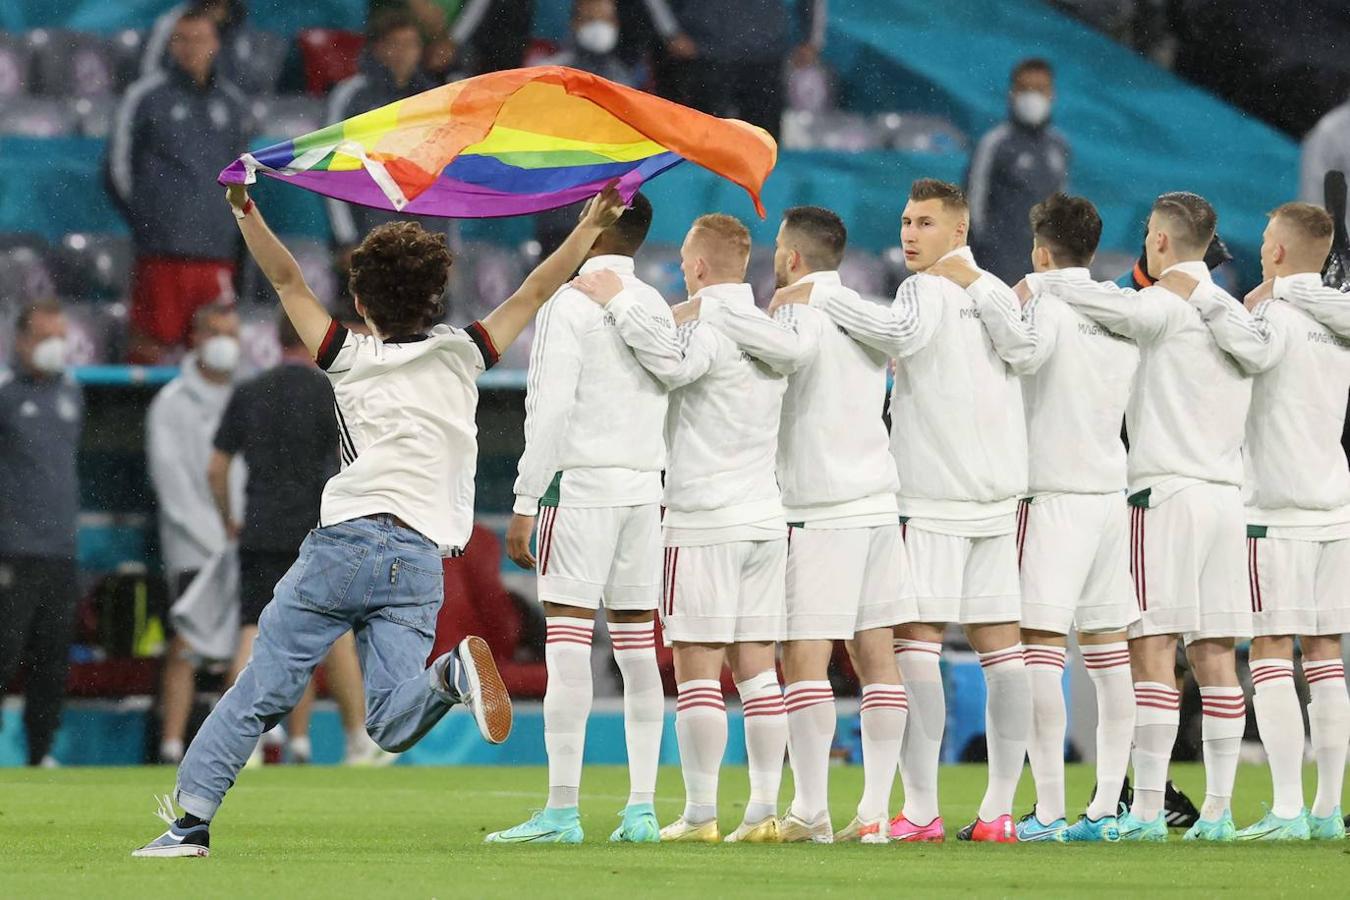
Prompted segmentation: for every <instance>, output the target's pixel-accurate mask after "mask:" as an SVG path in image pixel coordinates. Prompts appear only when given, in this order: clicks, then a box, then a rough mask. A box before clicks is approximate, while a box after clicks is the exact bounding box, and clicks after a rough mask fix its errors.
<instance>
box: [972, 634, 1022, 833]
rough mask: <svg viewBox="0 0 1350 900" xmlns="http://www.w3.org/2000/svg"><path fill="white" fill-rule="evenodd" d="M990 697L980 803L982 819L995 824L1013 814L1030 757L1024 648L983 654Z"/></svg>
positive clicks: (981, 655)
mask: <svg viewBox="0 0 1350 900" xmlns="http://www.w3.org/2000/svg"><path fill="white" fill-rule="evenodd" d="M980 667H981V668H982V669H984V685H985V690H986V691H987V693H988V698H987V699H986V700H985V705H984V736H985V743H986V744H987V746H988V747H989V784H988V786H987V787H986V788H985V791H984V799H983V800H982V801H981V802H980V813H979V815H980V818H981V819H982V820H984V821H985V822H992V821H994V820H995V819H997V818H998V817H999V816H1006V815H1010V814H1011V813H1012V804H1013V795H1014V794H1016V793H1017V782H1018V779H1020V778H1021V777H1022V764H1023V763H1025V762H1026V758H1027V734H1028V733H1029V732H1030V731H1031V690H1030V686H1029V685H1028V683H1027V668H1026V664H1025V663H1024V662H1023V661H1022V645H1021V644H1013V645H1012V646H1011V647H1004V648H1003V649H1002V650H994V651H991V652H989V653H981V654H980Z"/></svg>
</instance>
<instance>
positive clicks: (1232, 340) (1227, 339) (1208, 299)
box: [1189, 282, 1285, 375]
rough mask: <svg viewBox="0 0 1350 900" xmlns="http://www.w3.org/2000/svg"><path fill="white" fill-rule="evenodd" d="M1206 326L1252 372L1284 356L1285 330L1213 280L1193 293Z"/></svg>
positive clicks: (1239, 363) (1194, 301)
mask: <svg viewBox="0 0 1350 900" xmlns="http://www.w3.org/2000/svg"><path fill="white" fill-rule="evenodd" d="M1189 301H1190V304H1191V305H1192V306H1194V307H1195V308H1196V309H1197V310H1198V311H1199V312H1200V318H1201V319H1202V320H1204V323H1205V327H1206V328H1208V329H1209V333H1210V334H1211V335H1213V337H1214V343H1216V344H1218V345H1219V347H1220V348H1222V349H1223V351H1224V352H1225V353H1227V354H1228V355H1229V356H1231V357H1233V359H1234V360H1235V361H1236V362H1237V364H1238V365H1239V366H1241V368H1242V370H1243V371H1244V372H1246V373H1247V374H1248V375H1256V374H1257V373H1259V372H1264V371H1266V370H1267V369H1269V368H1271V367H1272V366H1274V365H1275V364H1276V363H1278V362H1279V361H1280V359H1281V358H1282V357H1283V356H1284V348H1285V342H1284V332H1283V331H1281V330H1279V329H1275V328H1271V326H1270V323H1269V322H1268V321H1267V320H1266V318H1265V316H1263V315H1261V311H1262V310H1263V309H1264V308H1265V304H1261V305H1259V306H1257V307H1256V309H1255V310H1253V311H1252V312H1248V311H1247V308H1246V307H1245V306H1243V305H1242V304H1241V303H1239V302H1238V301H1237V300H1236V299H1235V298H1234V297H1232V296H1230V295H1229V294H1228V292H1227V291H1225V290H1224V289H1223V288H1221V287H1219V286H1218V285H1216V284H1214V283H1213V282H1207V283H1204V284H1200V285H1198V286H1197V287H1196V288H1195V290H1194V291H1192V292H1191V295H1190V297H1189Z"/></svg>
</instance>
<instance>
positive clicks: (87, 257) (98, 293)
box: [50, 232, 131, 300]
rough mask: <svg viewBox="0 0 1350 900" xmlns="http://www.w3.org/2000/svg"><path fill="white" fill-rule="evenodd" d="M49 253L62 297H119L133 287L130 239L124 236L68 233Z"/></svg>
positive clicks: (84, 298)
mask: <svg viewBox="0 0 1350 900" xmlns="http://www.w3.org/2000/svg"><path fill="white" fill-rule="evenodd" d="M50 255H51V258H52V268H53V274H54V275H55V278H56V288H57V291H58V292H59V293H60V294H61V296H63V297H71V298H78V299H83V300H120V299H122V298H124V297H126V296H127V294H128V292H129V290H130V286H131V241H130V239H129V238H127V237H125V236H123V235H115V234H86V233H83V232H76V233H73V234H67V235H66V236H65V237H63V238H62V239H61V243H60V244H59V245H58V246H57V247H56V248H55V249H54V250H53V251H52V252H51V254H50Z"/></svg>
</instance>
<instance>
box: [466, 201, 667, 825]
mask: <svg viewBox="0 0 1350 900" xmlns="http://www.w3.org/2000/svg"><path fill="white" fill-rule="evenodd" d="M651 222H652V207H651V204H650V203H649V202H648V201H647V198H646V197H644V196H642V195H641V194H636V195H634V197H633V200H632V205H631V207H630V208H629V209H627V210H625V211H624V214H623V215H622V216H621V217H620V218H619V221H617V222H615V223H614V224H613V225H611V226H610V227H609V228H608V229H607V230H606V231H605V232H604V233H602V234H601V235H600V237H599V238H598V239H597V240H596V242H595V245H594V246H593V247H592V248H591V252H590V255H589V257H588V258H587V260H586V262H585V264H583V265H582V267H581V274H583V275H585V274H589V273H590V272H596V271H600V270H604V271H609V272H614V273H616V274H617V275H618V276H619V277H620V278H621V279H622V280H623V282H624V286H625V288H626V289H627V290H629V291H630V292H631V293H632V295H633V296H634V298H636V299H637V301H638V302H639V303H640V304H641V305H642V309H643V311H644V312H646V313H647V314H648V315H652V316H659V317H664V318H666V319H667V320H669V321H670V323H671V325H672V327H673V325H674V319H672V318H671V316H670V308H669V307H668V306H667V305H666V301H665V300H664V299H663V298H662V297H661V295H660V294H659V293H658V292H657V291H656V290H655V289H653V288H652V287H650V286H648V285H646V284H644V283H643V282H642V281H640V280H639V279H638V278H637V277H636V276H635V275H634V274H633V255H634V254H635V253H637V251H638V248H639V247H641V246H642V242H643V240H645V239H646V237H647V229H648V228H649V227H650V226H651ZM665 421H666V389H665V386H664V385H662V384H661V383H660V382H658V381H657V380H656V379H655V378H653V377H652V376H650V375H648V374H647V372H646V371H645V370H644V369H643V368H642V366H641V365H640V364H639V363H638V361H637V359H636V358H634V356H633V351H632V350H630V349H629V348H628V346H627V345H626V344H624V342H623V338H621V337H620V336H619V332H618V329H617V328H615V326H614V319H613V317H612V316H609V315H606V313H605V311H604V310H603V309H601V308H600V307H598V306H596V305H595V304H594V303H592V302H591V301H590V299H589V298H588V297H586V296H585V295H583V294H582V293H581V292H579V291H577V290H575V289H573V288H571V287H563V288H562V290H560V291H558V293H557V294H555V295H554V296H553V299H551V300H549V302H548V303H545V304H544V308H543V309H542V310H540V312H539V324H538V326H537V327H536V328H535V333H534V348H533V350H532V351H531V354H530V377H529V385H528V388H527V390H526V394H525V452H524V453H523V454H522V455H521V457H520V477H519V478H517V479H516V504H515V515H514V516H513V517H512V519H511V525H510V527H509V528H508V529H507V532H506V552H507V554H508V555H509V556H510V557H511V558H512V559H513V560H515V561H516V563H517V564H519V565H521V566H523V567H524V568H526V569H534V568H536V567H537V568H538V571H539V599H540V601H541V602H542V603H543V605H544V615H545V616H546V618H547V622H548V639H547V642H546V644H545V649H544V653H545V657H546V659H547V662H548V687H547V689H546V691H545V693H544V743H545V746H546V748H547V750H548V760H549V789H548V805H547V806H546V807H545V808H544V809H542V810H540V811H539V812H538V813H536V814H535V815H534V816H532V817H531V818H530V819H529V820H528V821H527V822H524V823H522V824H520V825H517V826H515V827H513V828H509V829H507V830H505V831H499V832H493V833H492V834H490V835H488V837H487V840H488V842H489V843H521V842H529V843H541V842H542V843H575V842H578V841H580V840H581V839H582V830H581V819H580V815H579V813H578V811H577V795H578V792H579V788H580V785H581V763H582V750H583V749H584V747H585V745H586V719H587V717H588V715H589V714H590V709H591V700H592V695H593V688H592V685H591V632H592V629H593V628H594V626H595V611H596V610H597V609H599V608H600V606H601V605H602V604H603V605H604V607H605V609H606V610H607V612H608V619H609V633H610V637H611V640H612V643H613V646H614V659H615V661H616V662H617V663H618V664H619V671H620V672H621V673H622V675H623V694H624V734H625V736H626V738H627V743H628V771H629V774H630V782H631V785H630V789H631V793H630V796H629V801H628V806H627V807H626V808H625V810H624V812H623V822H622V824H621V825H620V826H619V829H618V830H617V831H615V832H614V834H613V835H611V838H610V839H611V840H615V841H637V842H647V841H655V840H657V839H658V830H659V829H658V826H657V824H656V813H655V812H654V811H653V808H652V798H653V794H654V793H655V791H656V768H657V760H658V758H659V756H660V753H661V724H662V720H663V719H664V718H665V693H664V691H663V690H662V687H661V673H660V671H659V670H658V669H657V666H656V635H655V631H654V628H653V624H652V619H653V614H654V612H655V610H656V605H657V601H658V599H659V598H660V596H661V508H660V503H661V470H662V469H664V468H665V456H666V446H665V435H664V430H665ZM536 515H538V516H539V517H540V521H541V523H542V525H541V526H540V532H539V545H538V551H539V552H538V554H537V558H536V554H532V553H531V552H530V533H531V532H532V531H533V530H534V521H535V516H536Z"/></svg>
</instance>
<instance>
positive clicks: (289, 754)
mask: <svg viewBox="0 0 1350 900" xmlns="http://www.w3.org/2000/svg"><path fill="white" fill-rule="evenodd" d="M313 758H314V746H313V745H312V744H311V743H310V742H309V737H308V735H303V734H302V735H299V736H297V737H293V738H291V742H290V743H289V744H287V745H286V761H287V762H288V763H291V764H292V765H296V766H307V765H309V763H310V760H312V759H313Z"/></svg>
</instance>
